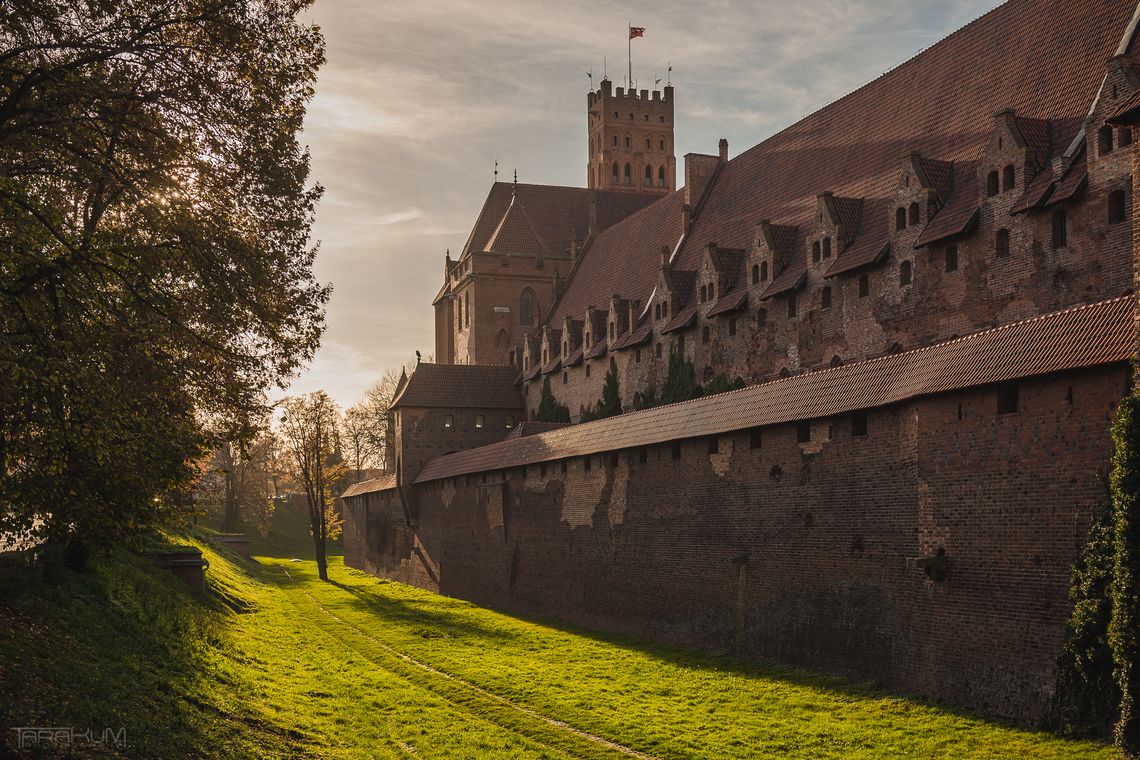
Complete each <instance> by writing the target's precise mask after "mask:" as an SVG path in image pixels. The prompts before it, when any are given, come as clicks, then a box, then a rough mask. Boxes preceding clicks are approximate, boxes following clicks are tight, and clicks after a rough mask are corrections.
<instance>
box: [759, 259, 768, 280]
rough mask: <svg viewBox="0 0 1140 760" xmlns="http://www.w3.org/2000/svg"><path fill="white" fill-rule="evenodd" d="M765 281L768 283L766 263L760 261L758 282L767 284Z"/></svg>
mask: <svg viewBox="0 0 1140 760" xmlns="http://www.w3.org/2000/svg"><path fill="white" fill-rule="evenodd" d="M767 281H768V262H767V261H761V262H760V282H767Z"/></svg>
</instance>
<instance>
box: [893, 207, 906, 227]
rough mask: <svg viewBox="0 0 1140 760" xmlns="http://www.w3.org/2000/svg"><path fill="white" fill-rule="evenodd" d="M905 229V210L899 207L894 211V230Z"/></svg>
mask: <svg viewBox="0 0 1140 760" xmlns="http://www.w3.org/2000/svg"><path fill="white" fill-rule="evenodd" d="M905 229H906V209H905V208H903V207H902V206H899V207H898V208H897V209H896V210H895V230H905Z"/></svg>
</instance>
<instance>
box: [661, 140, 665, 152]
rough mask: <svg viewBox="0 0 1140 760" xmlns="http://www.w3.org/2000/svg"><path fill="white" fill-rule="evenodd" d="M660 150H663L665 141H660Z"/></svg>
mask: <svg viewBox="0 0 1140 760" xmlns="http://www.w3.org/2000/svg"><path fill="white" fill-rule="evenodd" d="M661 150H665V141H664V140H662V141H661Z"/></svg>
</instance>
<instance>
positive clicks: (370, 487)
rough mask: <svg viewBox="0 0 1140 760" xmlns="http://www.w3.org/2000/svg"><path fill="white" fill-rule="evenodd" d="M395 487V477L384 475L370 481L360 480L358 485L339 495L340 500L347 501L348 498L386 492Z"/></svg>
mask: <svg viewBox="0 0 1140 760" xmlns="http://www.w3.org/2000/svg"><path fill="white" fill-rule="evenodd" d="M395 487H396V475H395V474H392V475H384V476H381V477H379V478H373V479H372V480H362V481H360V482H359V483H354V484H352V485H351V486H349V487H348V488H347V489H346V490H345V492H344V493H342V494H341V495H340V498H342V499H347V498H348V497H349V496H363V495H364V494H366V493H376V492H377V491H387V490H388V489H390V488H395Z"/></svg>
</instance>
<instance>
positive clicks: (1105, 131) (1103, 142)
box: [1096, 124, 1112, 156]
mask: <svg viewBox="0 0 1140 760" xmlns="http://www.w3.org/2000/svg"><path fill="white" fill-rule="evenodd" d="M1096 145H1097V152H1098V153H1099V154H1100V155H1102V156H1107V155H1108V154H1109V153H1111V152H1112V127H1110V126H1108V125H1107V124H1106V125H1105V126H1103V127H1101V128H1100V131H1099V132H1097V133H1096Z"/></svg>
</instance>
